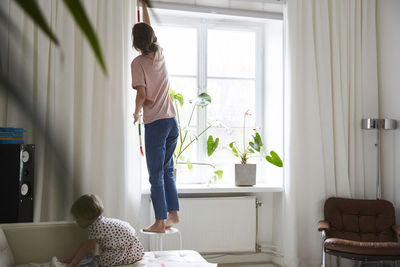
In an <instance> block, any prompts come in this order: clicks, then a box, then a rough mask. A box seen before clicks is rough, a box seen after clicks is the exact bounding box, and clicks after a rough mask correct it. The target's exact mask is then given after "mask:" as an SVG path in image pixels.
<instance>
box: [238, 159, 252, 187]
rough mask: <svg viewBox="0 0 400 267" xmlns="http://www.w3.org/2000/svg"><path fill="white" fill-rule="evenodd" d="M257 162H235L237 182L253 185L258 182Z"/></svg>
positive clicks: (241, 184) (240, 184)
mask: <svg viewBox="0 0 400 267" xmlns="http://www.w3.org/2000/svg"><path fill="white" fill-rule="evenodd" d="M256 167H257V165H256V164H235V184H236V185H238V186H252V185H255V184H256V171H257V168H256Z"/></svg>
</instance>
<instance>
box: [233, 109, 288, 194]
mask: <svg viewBox="0 0 400 267" xmlns="http://www.w3.org/2000/svg"><path fill="white" fill-rule="evenodd" d="M249 115H250V113H249V110H246V112H245V113H244V118H243V147H242V148H241V149H240V148H239V147H238V145H237V144H236V142H235V141H234V142H231V143H230V144H229V147H230V149H231V150H232V153H233V155H234V156H235V157H239V158H240V159H241V164H235V184H236V185H238V186H250V185H255V184H256V170H257V169H256V166H257V165H256V164H249V163H247V160H248V159H249V158H251V157H260V156H261V157H263V158H265V159H266V160H267V161H268V162H269V163H271V164H273V165H275V166H277V167H282V166H283V163H282V160H281V158H280V157H279V155H278V154H277V153H276V152H275V151H273V150H271V151H270V153H269V155H266V154H265V152H264V150H263V142H262V140H261V136H260V134H259V133H258V132H257V129H256V128H254V129H253V130H254V134H253V135H252V136H251V141H249V142H248V143H247V144H246V117H247V116H249Z"/></svg>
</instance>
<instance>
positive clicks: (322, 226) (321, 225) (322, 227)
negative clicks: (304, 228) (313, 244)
mask: <svg viewBox="0 0 400 267" xmlns="http://www.w3.org/2000/svg"><path fill="white" fill-rule="evenodd" d="M329 228H330V226H329V222H328V221H319V222H318V231H320V232H321V231H322V230H325V231H329Z"/></svg>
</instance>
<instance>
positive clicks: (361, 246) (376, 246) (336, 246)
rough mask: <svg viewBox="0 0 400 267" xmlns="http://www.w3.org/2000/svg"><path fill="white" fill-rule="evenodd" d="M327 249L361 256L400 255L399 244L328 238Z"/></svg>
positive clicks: (326, 241) (325, 244) (325, 243)
mask: <svg viewBox="0 0 400 267" xmlns="http://www.w3.org/2000/svg"><path fill="white" fill-rule="evenodd" d="M324 246H325V248H326V249H330V250H335V251H341V252H345V253H353V254H361V255H387V256H393V255H400V243H397V242H359V241H351V240H345V239H341V238H328V239H326V240H325V242H324Z"/></svg>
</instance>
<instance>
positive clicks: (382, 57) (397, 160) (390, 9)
mask: <svg viewBox="0 0 400 267" xmlns="http://www.w3.org/2000/svg"><path fill="white" fill-rule="evenodd" d="M377 35H378V36H377V42H378V75H379V98H380V99H379V105H380V111H379V112H380V117H381V118H392V119H396V120H398V123H400V1H398V0H378V1H377ZM381 144H382V145H381V160H382V164H381V167H382V172H381V174H382V185H383V188H382V196H383V198H385V199H387V200H390V201H392V202H393V203H394V205H395V207H396V215H397V222H398V223H399V222H400V129H397V130H394V131H384V132H382V142H381Z"/></svg>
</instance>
